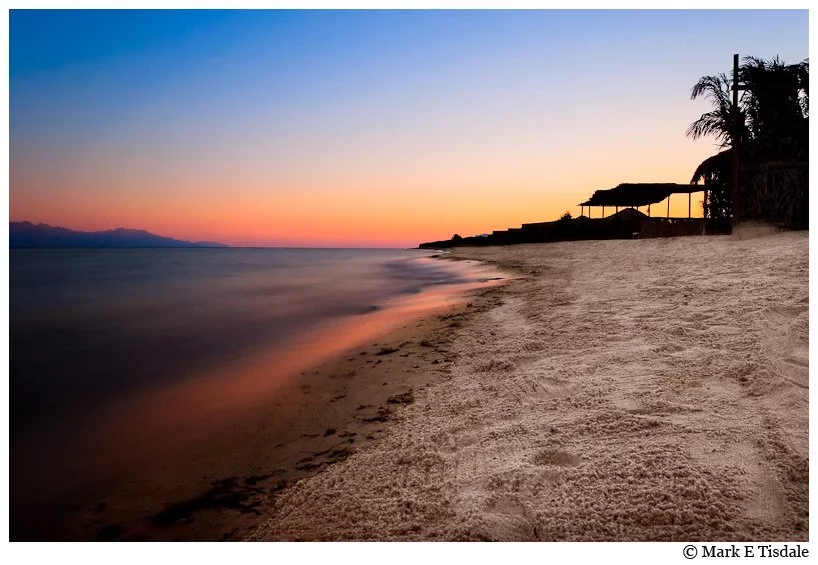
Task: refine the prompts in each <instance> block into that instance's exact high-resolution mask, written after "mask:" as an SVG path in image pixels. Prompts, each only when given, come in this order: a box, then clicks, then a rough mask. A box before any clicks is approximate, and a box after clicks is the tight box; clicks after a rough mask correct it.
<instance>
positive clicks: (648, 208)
mask: <svg viewBox="0 0 818 565" xmlns="http://www.w3.org/2000/svg"><path fill="white" fill-rule="evenodd" d="M648 218H650V204H648Z"/></svg>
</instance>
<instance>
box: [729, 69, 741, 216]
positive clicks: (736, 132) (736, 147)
mask: <svg viewBox="0 0 818 565" xmlns="http://www.w3.org/2000/svg"><path fill="white" fill-rule="evenodd" d="M738 91H739V84H738V53H734V54H733V124H732V125H733V135H732V138H733V139H732V150H733V167H732V168H733V179H732V180H733V193H732V202H731V205H732V209H733V227H735V226H736V224H737V223H738V220H739V211H738V208H739V198H740V193H739V187H738V183H739V174H738V167H739V162H738V161H739V155H738V154H739V151H740V146H741V121H740V120H741V113H740V112H739V108H738Z"/></svg>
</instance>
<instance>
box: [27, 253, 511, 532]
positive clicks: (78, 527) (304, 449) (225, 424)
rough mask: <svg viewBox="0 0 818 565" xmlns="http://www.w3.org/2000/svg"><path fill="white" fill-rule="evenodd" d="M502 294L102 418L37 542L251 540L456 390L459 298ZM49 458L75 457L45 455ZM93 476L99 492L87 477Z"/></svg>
mask: <svg viewBox="0 0 818 565" xmlns="http://www.w3.org/2000/svg"><path fill="white" fill-rule="evenodd" d="M486 274H487V275H500V274H501V273H498V272H497V271H496V270H494V269H489V270H487V271H486ZM493 284H496V283H495V282H493V281H488V282H482V283H473V284H471V283H470V284H464V285H460V286H458V285H440V286H435V287H431V288H429V289H427V290H426V291H424V292H422V293H420V294H418V295H414V296H412V297H410V298H408V299H401V300H399V301H398V302H397V303H396V304H393V305H391V306H389V307H387V308H384V309H383V310H382V311H378V312H372V313H370V314H366V315H362V316H359V317H357V318H351V319H346V320H343V321H340V322H339V323H337V324H334V325H332V326H327V327H325V328H323V329H322V330H321V331H319V332H318V333H317V334H313V335H310V336H307V338H304V339H300V340H295V341H293V342H292V343H289V344H288V345H287V346H286V347H285V348H283V349H279V350H277V351H275V352H273V353H271V354H269V355H261V356H255V357H252V358H249V359H247V360H244V361H242V362H241V363H237V364H233V365H230V366H228V367H227V368H225V369H221V370H219V371H218V372H217V373H215V374H214V375H202V376H200V377H199V378H197V379H194V380H191V381H189V382H185V383H182V384H180V385H178V386H175V387H171V388H164V389H162V390H159V391H154V392H151V393H147V394H145V395H143V396H141V397H137V398H135V399H133V400H131V401H129V402H127V403H125V404H118V405H115V406H113V407H112V408H111V411H110V413H109V414H103V415H96V416H95V417H94V418H92V419H90V420H89V424H88V425H89V430H88V431H87V434H86V435H87V437H88V441H86V442H85V443H84V444H83V445H82V446H81V447H80V448H79V449H77V450H74V452H73V453H72V455H73V456H75V457H76V459H77V468H76V471H75V472H76V476H75V477H74V480H75V481H77V482H82V483H83V484H85V485H86V486H85V488H84V489H79V491H78V492H77V493H76V494H75V502H74V508H73V509H71V510H70V511H69V512H67V514H68V516H69V517H68V518H67V519H66V520H63V521H61V522H60V523H59V524H56V525H55V526H54V527H53V528H46V527H45V525H44V524H43V525H42V528H40V529H38V526H37V519H36V516H34V517H33V518H32V519H31V522H32V523H34V524H35V526H34V528H35V532H34V534H31V535H34V536H35V537H37V536H41V537H42V538H43V539H57V540H119V541H167V540H183V541H211V540H237V539H242V538H243V537H245V536H247V535H248V534H249V533H251V532H252V531H253V530H254V528H255V527H257V526H258V525H259V524H260V523H261V522H262V521H263V520H264V519H265V518H266V516H267V515H268V514H269V513H270V512H271V505H272V504H273V503H274V501H275V499H276V496H277V494H278V493H280V492H282V491H283V490H286V488H287V487H288V486H289V485H292V484H293V483H294V482H296V481H298V480H299V479H303V478H307V477H310V476H313V475H315V474H317V473H319V472H321V471H322V470H323V469H325V468H327V467H328V466H330V465H332V464H333V463H336V462H339V461H342V460H344V459H346V458H348V457H349V456H351V455H353V454H355V453H357V452H358V451H359V450H362V449H367V448H368V447H369V446H372V445H377V444H378V443H379V442H380V441H381V440H382V438H383V436H384V433H385V426H386V425H387V424H388V422H389V421H391V420H392V419H393V418H394V417H395V416H396V415H397V414H399V413H400V411H401V410H403V409H404V408H405V407H406V406H408V405H411V404H412V403H413V402H414V396H415V394H416V393H417V392H418V391H420V390H422V389H424V388H426V387H428V386H430V385H432V384H435V383H438V382H441V381H443V380H445V379H446V378H448V376H449V374H450V372H451V365H452V357H451V351H450V346H451V343H450V337H449V335H448V331H447V330H448V329H449V328H450V327H452V326H453V325H455V324H456V323H457V322H456V321H455V320H456V319H457V316H458V314H457V312H458V311H460V310H468V309H469V308H471V306H470V305H469V304H468V303H467V298H466V295H465V294H463V291H464V290H467V289H473V288H483V289H485V288H488V287H490V286H492V285H493ZM100 422H104V426H102V427H101V428H100ZM91 426H93V429H91V428H90V427H91ZM40 447H41V446H40ZM43 456H44V457H50V456H62V457H68V455H67V454H65V455H57V454H56V453H55V452H51V451H50V450H44V453H43ZM88 469H94V470H95V473H97V474H99V479H98V480H96V481H88V479H87V477H83V474H84V473H87V470H88ZM38 480H39V481H40V482H39V485H40V488H43V487H45V484H44V483H43V482H42V480H41V479H34V478H32V479H31V480H29V479H28V478H23V477H17V478H16V480H15V484H16V485H21V488H22V486H25V487H27V488H37V483H38ZM46 480H53V481H54V482H55V483H57V484H54V485H51V486H50V487H48V488H51V489H55V488H58V487H59V484H58V483H59V482H60V481H65V480H66V477H50V478H47V479H46ZM68 480H69V481H71V478H70V477H69V478H68ZM29 483H34V484H29ZM41 524H42V523H41Z"/></svg>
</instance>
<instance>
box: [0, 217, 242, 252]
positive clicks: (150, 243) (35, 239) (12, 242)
mask: <svg viewBox="0 0 818 565" xmlns="http://www.w3.org/2000/svg"><path fill="white" fill-rule="evenodd" d="M9 247H12V248H15V247H17V248H19V247H227V245H224V244H221V243H216V242H212V241H195V242H193V241H182V240H179V239H173V238H170V237H163V236H161V235H156V234H153V233H150V232H147V231H145V230H131V229H125V228H117V229H114V230H106V231H94V232H87V231H75V230H70V229H68V228H62V227H55V226H49V225H48V224H32V223H31V222H9Z"/></svg>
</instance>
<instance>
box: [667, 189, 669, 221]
mask: <svg viewBox="0 0 818 565" xmlns="http://www.w3.org/2000/svg"><path fill="white" fill-rule="evenodd" d="M667 217H668V218H670V194H668V195H667Z"/></svg>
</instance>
